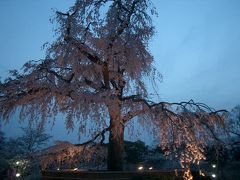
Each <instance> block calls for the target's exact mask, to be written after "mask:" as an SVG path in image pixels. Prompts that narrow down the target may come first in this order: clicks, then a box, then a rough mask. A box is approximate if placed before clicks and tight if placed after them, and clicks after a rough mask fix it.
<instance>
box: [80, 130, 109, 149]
mask: <svg viewBox="0 0 240 180" xmlns="http://www.w3.org/2000/svg"><path fill="white" fill-rule="evenodd" d="M109 130H110V127H107V128H104V129H103V130H102V131H101V132H99V133H97V134H96V135H95V136H94V137H93V138H92V139H90V140H88V141H86V142H84V143H80V144H75V145H76V146H84V145H88V144H92V143H94V141H95V140H96V139H97V138H98V137H100V136H101V141H100V144H103V142H104V140H105V133H106V132H108V131H109Z"/></svg>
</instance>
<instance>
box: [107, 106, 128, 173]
mask: <svg viewBox="0 0 240 180" xmlns="http://www.w3.org/2000/svg"><path fill="white" fill-rule="evenodd" d="M113 108H114V109H113ZM119 110H120V106H119V105H117V106H113V107H111V108H109V114H110V127H111V130H110V134H109V145H108V170H109V171H122V170H123V154H124V125H123V122H122V118H121V115H120V111H119Z"/></svg>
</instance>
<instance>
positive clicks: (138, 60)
mask: <svg viewBox="0 0 240 180" xmlns="http://www.w3.org/2000/svg"><path fill="white" fill-rule="evenodd" d="M155 13H156V12H155V9H154V7H153V5H152V4H151V2H150V1H147V0H76V2H75V4H74V5H73V6H72V7H71V8H70V9H69V10H68V11H67V12H58V11H57V12H56V16H55V18H54V21H53V22H54V23H56V24H57V28H56V31H55V32H56V36H57V38H56V40H55V41H54V42H53V43H51V44H49V45H48V46H47V47H46V57H45V58H44V59H42V60H38V61H29V62H27V63H26V64H25V65H24V66H23V68H22V70H20V71H17V70H13V71H11V75H10V76H9V78H7V79H6V80H5V81H4V82H1V84H0V115H1V117H2V119H3V120H4V121H8V119H9V118H10V117H11V115H13V114H14V113H18V114H19V117H20V119H28V120H29V122H30V123H31V122H33V121H35V120H36V119H38V120H39V121H38V122H39V127H40V128H41V127H43V126H44V124H46V122H47V121H48V120H49V118H50V117H56V116H57V115H58V114H59V113H61V114H64V115H65V121H66V128H67V129H70V130H71V129H73V128H74V127H76V126H77V127H78V128H79V134H80V136H81V134H84V133H86V128H87V125H88V124H91V127H92V134H91V138H90V139H89V141H87V142H83V143H82V144H84V145H85V144H88V143H93V142H96V141H97V142H103V141H104V140H105V133H106V132H109V137H108V141H109V147H108V170H123V153H124V130H125V127H126V126H127V124H128V123H129V122H131V121H132V120H133V119H136V118H139V119H141V120H143V121H144V122H145V124H147V126H148V127H149V129H151V130H149V131H154V132H156V130H157V132H158V133H159V137H160V145H161V147H162V149H164V151H165V152H166V154H169V153H172V152H178V151H179V149H182V151H181V153H180V154H179V158H180V160H181V163H182V166H183V167H184V168H186V169H188V168H189V165H188V164H189V163H194V162H195V163H198V162H199V161H200V160H202V159H204V147H205V146H206V145H207V144H208V143H209V142H211V141H216V140H217V141H218V140H219V138H218V134H219V131H221V130H223V128H224V119H223V118H222V112H223V111H215V110H214V109H211V108H209V107H208V106H207V105H205V104H202V103H195V102H194V101H192V100H190V101H188V102H179V103H170V102H153V101H150V100H149V94H148V92H147V85H149V83H146V78H149V79H151V80H152V81H153V82H154V81H155V80H156V79H157V78H161V75H160V74H159V73H158V72H157V70H156V68H155V67H154V59H153V57H152V55H151V54H150V52H149V50H148V42H149V40H150V38H151V37H152V36H153V34H154V27H153V24H152V19H151V16H152V15H155ZM52 119H53V121H55V120H54V118H52ZM150 127H151V128H150Z"/></svg>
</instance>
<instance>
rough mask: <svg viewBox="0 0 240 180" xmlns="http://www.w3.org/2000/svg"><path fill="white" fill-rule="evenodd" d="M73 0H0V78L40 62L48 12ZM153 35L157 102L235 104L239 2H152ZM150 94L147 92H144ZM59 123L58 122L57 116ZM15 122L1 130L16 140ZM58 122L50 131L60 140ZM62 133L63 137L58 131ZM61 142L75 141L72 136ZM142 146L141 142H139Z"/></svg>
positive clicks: (238, 99)
mask: <svg viewBox="0 0 240 180" xmlns="http://www.w3.org/2000/svg"><path fill="white" fill-rule="evenodd" d="M73 2H74V0H41V1H39V0H21V1H19V0H0V54H1V56H0V76H1V77H2V80H3V79H4V77H6V76H7V72H8V70H10V69H20V68H21V66H22V65H23V64H24V63H25V62H26V61H28V60H33V59H40V58H43V57H44V50H42V48H41V47H42V45H43V44H44V43H45V42H46V41H49V42H51V41H53V40H54V33H53V31H52V30H53V26H52V24H51V23H50V22H49V18H51V17H52V16H53V14H54V10H56V9H58V10H62V11H65V10H67V8H68V7H69V6H71V5H72V3H73ZM153 3H154V4H155V6H156V8H157V12H158V14H159V15H158V17H156V18H154V19H153V20H154V24H155V27H156V31H157V33H156V35H155V36H154V37H153V39H152V40H151V42H150V47H149V49H150V51H151V52H152V54H153V56H154V58H155V61H156V63H155V64H156V67H157V68H158V70H159V71H160V72H161V73H162V75H163V82H162V83H159V84H158V93H159V94H160V98H161V99H160V100H163V101H171V102H173V101H187V100H190V99H193V100H195V101H200V102H204V103H206V104H208V105H209V106H211V107H214V108H216V109H219V108H220V109H223V108H225V109H227V110H230V109H231V108H233V107H234V106H235V105H236V104H240V95H239V92H240V23H239V22H240V11H239V9H240V1H239V0H153ZM150 90H151V89H150ZM59 118H60V119H61V117H59ZM16 122H17V117H13V120H12V122H11V123H9V124H8V125H6V126H4V131H5V132H7V134H8V135H9V136H15V135H17V133H18V131H16V130H14V131H13V129H16V128H17V127H18V126H19V124H17V123H16ZM63 126H64V123H63V121H59V123H57V125H56V126H55V127H54V128H53V131H52V132H54V133H53V134H54V136H55V138H57V137H59V136H64V137H65V134H66V132H65V130H63ZM63 131H64V132H63ZM66 139H67V140H69V139H70V140H72V141H76V136H75V134H74V133H72V134H69V135H68V137H67V138H66ZM145 140H146V141H148V140H147V139H145Z"/></svg>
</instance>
